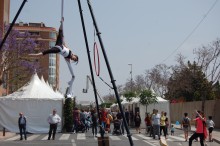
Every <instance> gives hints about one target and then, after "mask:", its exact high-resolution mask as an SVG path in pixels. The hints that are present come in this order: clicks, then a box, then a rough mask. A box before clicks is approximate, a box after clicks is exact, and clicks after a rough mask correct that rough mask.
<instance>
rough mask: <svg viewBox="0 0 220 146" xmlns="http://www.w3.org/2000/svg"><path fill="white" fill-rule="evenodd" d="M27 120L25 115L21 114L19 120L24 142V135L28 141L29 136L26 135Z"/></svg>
mask: <svg viewBox="0 0 220 146" xmlns="http://www.w3.org/2000/svg"><path fill="white" fill-rule="evenodd" d="M26 123H27V121H26V118H25V117H24V115H23V113H21V112H20V113H19V118H18V127H19V130H20V140H23V134H24V139H25V140H27V135H26Z"/></svg>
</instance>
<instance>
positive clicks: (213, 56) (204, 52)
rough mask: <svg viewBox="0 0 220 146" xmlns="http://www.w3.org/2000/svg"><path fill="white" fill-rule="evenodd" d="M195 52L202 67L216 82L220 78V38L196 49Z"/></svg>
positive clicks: (209, 77)
mask: <svg viewBox="0 0 220 146" xmlns="http://www.w3.org/2000/svg"><path fill="white" fill-rule="evenodd" d="M194 54H195V55H196V63H197V64H198V65H199V66H201V67H202V70H203V72H204V73H205V74H206V77H207V78H208V79H209V81H211V82H212V83H216V82H217V81H218V80H219V79H220V39H216V40H215V41H213V42H212V43H210V44H209V45H207V46H202V47H200V48H197V49H194Z"/></svg>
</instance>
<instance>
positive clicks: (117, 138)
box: [109, 136, 121, 140]
mask: <svg viewBox="0 0 220 146" xmlns="http://www.w3.org/2000/svg"><path fill="white" fill-rule="evenodd" d="M109 137H110V138H111V140H121V139H120V138H119V137H118V136H109Z"/></svg>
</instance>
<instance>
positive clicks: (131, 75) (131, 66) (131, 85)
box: [128, 64, 133, 92]
mask: <svg viewBox="0 0 220 146" xmlns="http://www.w3.org/2000/svg"><path fill="white" fill-rule="evenodd" d="M128 65H130V66H131V71H130V74H131V92H132V90H133V88H132V87H133V78H132V64H128Z"/></svg>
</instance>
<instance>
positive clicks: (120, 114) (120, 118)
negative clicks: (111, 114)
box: [116, 111, 124, 135]
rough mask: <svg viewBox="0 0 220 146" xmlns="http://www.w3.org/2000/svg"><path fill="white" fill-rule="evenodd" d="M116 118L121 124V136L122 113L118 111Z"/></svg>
mask: <svg viewBox="0 0 220 146" xmlns="http://www.w3.org/2000/svg"><path fill="white" fill-rule="evenodd" d="M116 117H117V119H118V120H119V121H120V123H121V127H120V129H121V132H122V134H123V135H124V122H123V118H122V113H121V112H120V111H118V113H117V115H116Z"/></svg>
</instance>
